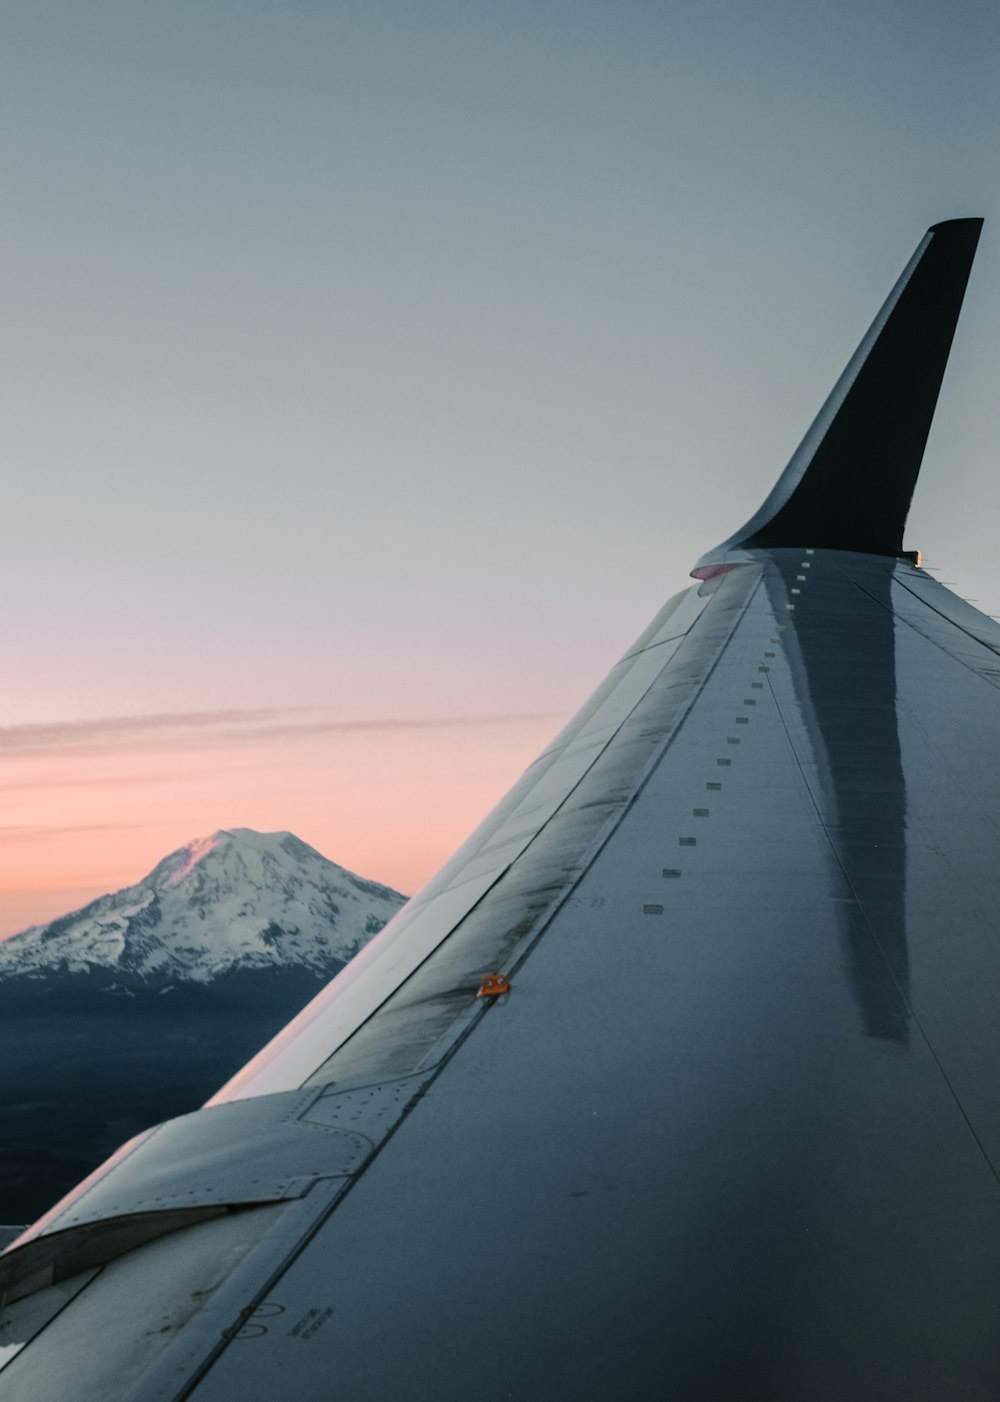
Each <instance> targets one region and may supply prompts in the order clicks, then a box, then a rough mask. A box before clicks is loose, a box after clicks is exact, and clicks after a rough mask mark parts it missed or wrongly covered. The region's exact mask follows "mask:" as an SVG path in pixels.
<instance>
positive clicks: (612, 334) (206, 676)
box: [0, 0, 1000, 936]
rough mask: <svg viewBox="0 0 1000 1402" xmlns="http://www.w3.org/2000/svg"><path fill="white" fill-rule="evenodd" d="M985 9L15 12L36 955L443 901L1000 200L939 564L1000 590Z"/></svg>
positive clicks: (623, 1)
mask: <svg viewBox="0 0 1000 1402" xmlns="http://www.w3.org/2000/svg"><path fill="white" fill-rule="evenodd" d="M998 58H1000V12H998V11H997V10H996V7H995V5H994V4H992V3H986V0H982V2H981V3H980V2H979V0H976V3H969V0H957V2H953V3H948V4H945V3H943V2H942V0H933V3H931V0H907V3H905V4H903V3H896V2H895V0H865V3H860V0H841V3H838V4H837V5H836V6H829V5H821V4H819V3H806V2H804V0H797V3H791V0H759V3H756V4H754V5H746V4H745V3H736V0H721V2H720V0H698V3H694V2H693V0H692V3H671V2H670V0H658V3H652V0H614V3H611V2H610V0H604V2H603V3H593V0H573V3H569V0H550V2H549V3H547V2H546V0H532V3H522V0H505V3H504V4H503V5H486V4H484V3H478V4H471V3H465V2H464V0H417V3H414V0H405V2H403V0H364V3H362V2H361V0H354V2H353V3H338V2H337V0H323V3H319V0H281V3H278V0H244V3H239V2H238V0H168V3H163V0H157V3H155V4H154V3H150V2H149V0H121V3H107V2H106V0H89V3H88V4H86V5H80V4H79V3H78V0H71V3H54V2H53V0H29V2H28V3H25V0H6V3H5V4H4V5H3V6H2V7H0V179H2V190H3V207H4V218H3V220H2V222H0V297H2V308H3V314H2V316H0V362H2V375H0V401H2V413H0V440H2V450H3V463H4V472H3V475H4V481H5V509H4V511H3V513H2V517H0V576H2V583H3V598H4V600H5V607H4V608H3V610H2V615H0V617H2V629H0V635H2V639H3V656H4V660H5V666H4V681H3V686H2V687H0V936H3V935H7V934H10V933H12V932H14V931H15V930H18V929H20V928H22V927H24V926H26V925H28V924H31V923H35V922H40V921H42V920H47V919H51V918H54V917H55V916H57V915H60V914H63V913H65V912H67V911H68V910H70V909H73V908H75V907H77V906H79V905H81V904H83V903H84V902H86V901H87V900H90V899H92V898H93V897H94V896H96V895H99V894H101V893H103V892H105V891H108V890H114V889H117V888H118V887H120V886H123V885H126V884H130V883H131V882H133V881H136V880H138V879H139V878H140V877H141V876H142V875H143V874H144V873H145V872H146V871H148V870H149V869H150V868H152V867H153V866H154V865H155V864H156V862H157V861H159V860H160V859H161V858H162V857H163V856H164V855H165V854H166V853H167V852H169V851H172V850H174V849H175V848H177V847H179V846H181V845H183V844H184V843H186V842H188V841H189V840H191V839H192V838H195V837H198V836H202V835H205V834H207V833H210V832H212V831H214V830H216V829H218V828H228V827H238V826H245V827H256V828H260V829H263V830H274V829H288V830H290V831H293V832H295V833H297V834H298V836H300V837H302V838H303V839H305V840H306V841H308V842H311V843H312V844H313V845H314V846H316V847H318V848H319V849H320V850H321V851H322V852H324V854H325V855H326V856H328V857H330V858H332V859H333V860H334V861H337V862H339V863H341V864H342V865H345V866H347V867H349V868H351V869H352V870H355V871H358V872H360V873H361V874H362V875H365V876H368V877H372V878H375V879H378V880H382V881H385V882H387V883H388V884H390V885H393V886H396V887H397V888H398V889H400V890H403V891H405V892H411V891H413V890H415V889H416V888H417V887H418V886H419V885H420V884H421V883H422V881H424V880H425V879H426V878H427V877H429V876H430V875H431V874H432V873H433V871H434V870H435V869H436V867H437V866H438V865H440V863H441V862H442V861H443V860H444V859H445V858H446V857H447V856H448V855H449V854H450V852H451V851H452V849H453V848H454V847H455V846H457V844H458V843H459V842H460V841H461V840H462V839H463V838H464V837H465V836H466V835H467V833H468V832H469V831H470V830H471V828H472V827H473V826H474V825H475V824H476V823H477V822H478V821H479V820H480V818H482V817H483V816H484V815H485V814H486V812H487V811H488V810H489V809H490V808H491V807H492V806H493V804H494V803H495V802H496V801H497V800H498V799H499V798H500V797H501V796H502V794H503V793H504V792H505V790H506V789H507V788H508V787H509V785H510V784H511V783H512V782H513V781H514V780H515V779H516V777H517V776H518V774H519V773H520V772H521V770H522V769H523V768H524V767H525V766H526V765H527V764H528V763H529V762H530V761H531V759H532V758H533V757H534V756H535V754H537V752H538V751H539V750H540V749H541V748H543V746H544V745H545V744H546V743H547V741H548V740H549V739H550V738H551V736H552V735H553V733H554V732H555V731H556V730H557V729H558V728H559V726H560V725H561V724H562V723H563V721H564V720H565V719H566V718H567V717H568V716H569V715H571V714H572V712H573V711H575V710H576V708H577V707H578V706H579V705H580V704H581V703H582V701H583V700H584V699H585V698H586V696H587V694H588V693H589V692H590V691H591V690H592V689H593V687H594V686H595V685H596V684H597V682H598V681H599V680H600V679H601V677H602V676H603V675H604V673H605V672H606V671H607V669H608V667H609V666H610V665H611V664H612V663H613V662H614V661H615V660H616V658H617V657H618V656H619V655H620V654H621V653H622V652H623V651H624V650H625V648H626V646H627V645H628V644H629V643H630V642H631V640H632V639H633V638H634V637H635V636H636V635H637V634H638V633H639V632H640V631H641V629H642V628H643V626H644V625H645V623H646V622H647V621H648V619H649V618H650V617H651V616H652V614H653V613H654V612H655V611H656V609H657V608H658V607H659V605H660V604H661V603H662V601H663V600H664V599H665V598H666V597H668V596H669V595H671V594H673V593H675V592H677V591H678V590H679V589H682V588H684V587H685V584H686V581H687V574H688V571H689V570H690V568H691V567H692V565H693V564H694V562H695V560H696V559H697V557H698V556H699V555H701V554H702V553H703V552H704V551H705V550H707V549H708V548H710V547H711V546H713V545H715V544H716V543H717V542H719V541H720V540H722V539H723V538H725V537H726V536H728V535H729V534H731V532H732V531H734V530H735V529H736V528H737V527H738V526H740V525H741V524H742V523H743V521H744V520H746V519H747V517H749V516H750V515H751V513H752V512H753V511H754V510H755V509H756V507H757V506H758V505H759V504H760V501H761V500H762V499H763V497H764V496H765V495H766V493H767V491H768V490H769V488H770V487H771V485H772V484H773V481H774V480H775V478H776V477H777V475H778V473H779V472H780V471H781V469H782V467H783V466H784V464H785V462H786V461H787V459H788V458H789V456H790V455H791V453H792V451H793V449H794V448H795V446H796V444H797V442H798V440H799V438H800V437H801V436H802V434H803V433H804V431H805V430H806V428H807V427H808V425H809V423H810V421H811V419H812V417H813V416H814V414H815V413H816V411H817V410H818V408H819V407H820V404H821V403H822V401H823V399H824V398H825V396H826V394H827V392H828V391H829V389H830V388H831V386H832V384H833V382H834V381H835V379H836V377H837V375H838V374H839V373H840V370H841V369H842V368H843V365H844V364H845V363H846V361H847V359H848V358H849V356H850V354H851V352H852V351H853V349H854V347H855V345H856V344H857V342H858V341H859V340H860V338H861V336H862V334H863V333H864V331H865V329H866V328H867V326H868V324H869V322H870V321H871V319H872V317H873V316H874V315H875V312H876V311H877V309H878V307H879V305H880V304H881V302H882V300H883V299H884V297H885V296H886V294H887V293H888V291H889V289H890V288H891V286H892V284H893V283H894V281H895V279H896V277H897V276H898V274H899V272H900V271H901V270H902V268H903V266H904V264H905V263H906V261H907V259H908V258H909V256H910V254H911V253H912V251H913V249H914V248H915V246H916V244H917V242H918V241H919V239H920V237H921V235H922V233H923V231H924V230H925V228H926V227H927V226H928V225H929V224H931V223H935V222H937V221H939V220H941V219H945V218H951V217H961V216H968V215H982V216H985V218H986V221H987V222H986V226H985V230H984V235H983V239H982V242H981V244H980V251H979V255H978V258H977V262H976V265H975V268H974V270H973V275H972V281H971V284H970V289H969V294H968V296H967V299H966V304H965V310H964V313H963V317H962V320H961V322H960V325H959V331H958V336H957V338H956V343H955V347H954V350H953V353H952V358H951V364H950V367H949V372H948V376H947V377H946V380H945V388H944V392H943V394H942V397H941V400H940V403H939V406H938V412H937V417H936V420H935V424H934V428H933V430H932V433H931V438H930V442H929V444H928V450H927V454H926V457H925V462H924V470H923V474H922V478H921V482H920V483H919V484H918V488H917V494H916V498H915V501H914V507H913V511H912V513H911V517H910V527H909V530H908V533H907V544H908V545H909V546H911V547H918V548H920V549H921V550H922V551H923V552H924V555H925V558H926V560H927V562H928V563H929V564H930V565H932V566H935V567H937V568H938V569H939V573H938V577H939V578H941V579H944V580H946V581H953V582H954V585H955V587H956V589H957V591H958V592H960V593H962V594H963V595H964V596H966V597H971V598H973V599H976V600H977V601H978V605H979V607H981V608H982V609H983V610H984V612H988V613H996V614H1000V563H998V562H997V552H996V547H995V540H994V537H995V535H996V527H997V522H998V520H1000V478H998V473H997V471H996V446H995V445H996V444H997V443H998V442H1000V395H998V394H997V387H998V385H1000V218H998V217H997V216H998V215H1000V198H998V180H1000V158H998V152H1000V85H998V84H997V82H996V71H997V65H998Z"/></svg>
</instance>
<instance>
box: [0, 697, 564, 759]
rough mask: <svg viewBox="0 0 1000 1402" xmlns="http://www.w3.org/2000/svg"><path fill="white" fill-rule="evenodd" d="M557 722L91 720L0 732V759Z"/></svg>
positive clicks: (263, 713) (202, 715) (530, 718)
mask: <svg viewBox="0 0 1000 1402" xmlns="http://www.w3.org/2000/svg"><path fill="white" fill-rule="evenodd" d="M560 719H561V717H560V716H557V715H554V714H553V715H549V714H546V713H531V714H529V713H521V714H513V715H481V716H431V717H405V718H401V717H385V718H382V719H365V720H361V719H344V718H343V717H339V716H335V715H332V714H331V713H330V711H329V710H326V709H324V708H321V707H297V708H287V709H278V708H274V709H256V710H230V711H188V712H177V713H165V714H160V715H144V716H107V717H102V718H99V719H95V720H75V721H48V722H42V723H37V724H28V725H8V726H0V758H6V759H19V758H27V757H31V758H37V757H39V756H43V755H53V756H56V755H85V754H94V753H106V752H109V751H115V750H119V751H121V750H133V751H134V750H146V749H158V750H159V749H174V748H190V747H198V748H202V747H213V746H217V745H231V744H253V743H258V742H263V741H275V740H294V739H299V738H301V739H311V738H314V737H316V736H320V735H331V736H332V735H337V734H344V735H348V734H351V733H363V732H364V733H371V732H378V731H385V732H387V733H390V732H404V731H419V730H448V729H455V728H459V727H460V728H463V729H467V728H472V727H482V726H496V725H510V724H518V723H520V722H537V721H544V720H552V721H553V722H556V721H558V720H560Z"/></svg>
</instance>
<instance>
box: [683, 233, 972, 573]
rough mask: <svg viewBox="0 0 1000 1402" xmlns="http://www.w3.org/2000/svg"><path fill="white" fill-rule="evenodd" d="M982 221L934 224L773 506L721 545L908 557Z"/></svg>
mask: <svg viewBox="0 0 1000 1402" xmlns="http://www.w3.org/2000/svg"><path fill="white" fill-rule="evenodd" d="M982 225H983V221H982V220H981V219H949V220H946V221H945V222H944V223H941V224H934V225H932V226H931V228H930V229H928V231H927V233H926V234H925V235H924V237H923V239H922V240H921V241H920V244H919V245H918V247H917V251H916V252H915V253H914V255H913V257H912V258H911V259H910V261H909V263H908V264H907V265H906V267H905V269H904V270H903V275H902V277H901V278H900V279H899V281H898V282H897V283H896V286H895V287H894V288H893V289H892V292H891V293H890V294H889V298H888V300H887V301H886V303H885V305H884V306H883V308H882V310H881V311H880V312H879V314H878V316H877V317H876V318H875V320H874V322H873V323H872V325H871V327H870V329H869V331H868V334H867V335H866V336H865V338H864V340H863V341H862V342H861V344H860V346H859V347H858V349H857V350H856V351H855V353H854V355H853V356H852V358H851V360H850V362H849V363H848V366H847V369H846V370H845V371H844V373H843V374H842V375H841V377H840V379H839V380H838V381H837V384H836V386H835V387H834V390H833V393H832V394H831V395H830V397H829V399H828V400H827V401H826V403H825V404H824V405H823V407H822V409H821V410H820V412H819V414H818V415H817V416H816V420H815V422H814V423H813V425H812V427H811V428H810V429H809V432H808V433H807V434H806V436H805V438H803V440H802V442H801V443H800V444H799V446H798V448H797V449H796V451H795V453H794V454H793V455H792V459H791V461H790V462H789V464H788V466H787V467H786V468H785V470H784V472H783V473H782V475H781V477H780V478H779V479H778V481H777V483H776V484H775V486H774V489H773V490H772V492H771V494H770V496H768V498H767V500H766V501H765V502H764V504H763V506H762V507H761V508H760V510H759V511H758V512H757V513H756V515H754V516H752V517H751V518H750V520H749V521H748V522H747V524H746V525H745V526H744V527H743V529H742V530H741V531H737V532H736V534H735V535H733V536H730V538H729V539H728V540H727V541H725V542H724V544H723V545H722V546H720V547H719V548H718V550H714V551H712V552H711V555H710V556H706V557H705V559H706V560H710V559H712V558H713V557H717V556H718V554H719V553H720V551H726V550H733V549H738V548H743V549H757V548H760V549H770V548H776V547H779V546H815V547H819V548H825V549H828V550H861V551H865V552H867V553H870V554H875V555H898V554H899V553H900V552H901V551H902V547H903V526H904V525H905V523H906V516H907V513H908V511H909V509H910V500H911V498H912V496H913V488H914V486H915V485H916V481H917V473H918V472H919V471H920V463H921V459H922V458H923V455H924V447H925V446H926V443H927V435H928V433H929V432H930V426H931V419H932V418H933V416H934V407H935V405H936V404H937V397H938V391H939V390H940V388H941V380H942V377H943V375H944V369H945V365H946V364H947V361H948V352H949V350H950V349H951V342H952V337H953V336H954V334H955V325H956V323H957V321H958V313H959V311H960V309H961V306H962V298H963V296H964V294H965V285H966V283H967V282H968V278H969V270H970V269H971V267H972V260H973V257H974V256H975V252H976V244H977V243H978V241H979V234H980V230H981V229H982Z"/></svg>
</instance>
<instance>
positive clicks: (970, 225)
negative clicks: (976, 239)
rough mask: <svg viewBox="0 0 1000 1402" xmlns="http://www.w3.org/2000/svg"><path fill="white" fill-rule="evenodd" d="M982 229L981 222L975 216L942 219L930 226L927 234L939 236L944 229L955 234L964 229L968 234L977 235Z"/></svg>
mask: <svg viewBox="0 0 1000 1402" xmlns="http://www.w3.org/2000/svg"><path fill="white" fill-rule="evenodd" d="M982 227H983V220H982V219H981V218H980V217H979V216H978V215H976V216H974V217H972V218H969V219H942V220H941V221H940V222H939V223H937V224H932V225H931V226H930V228H929V229H928V230H927V232H928V233H929V234H940V233H943V232H944V231H945V230H946V229H953V230H954V231H955V233H958V232H960V231H961V230H962V229H965V230H967V231H968V232H969V233H970V234H971V233H973V232H975V233H977V234H978V233H979V231H980V230H981V229H982Z"/></svg>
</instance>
